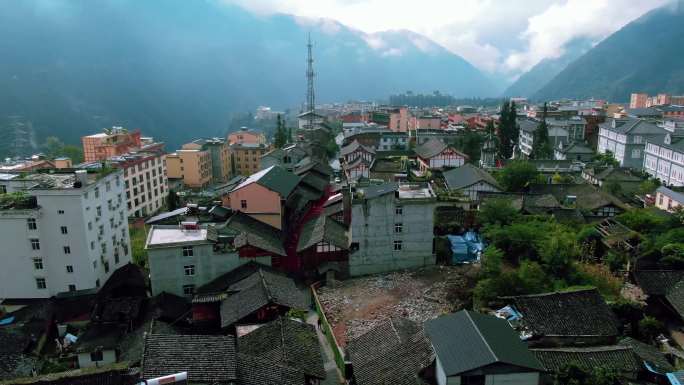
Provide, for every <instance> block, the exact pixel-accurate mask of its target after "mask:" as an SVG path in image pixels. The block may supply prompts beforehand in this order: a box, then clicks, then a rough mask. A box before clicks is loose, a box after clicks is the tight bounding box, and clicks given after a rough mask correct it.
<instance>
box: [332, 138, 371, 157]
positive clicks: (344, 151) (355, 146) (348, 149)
mask: <svg viewBox="0 0 684 385" xmlns="http://www.w3.org/2000/svg"><path fill="white" fill-rule="evenodd" d="M357 150H361V151H365V152H368V153H371V154H375V149H373V148H372V147H367V146H364V145H363V144H361V143H359V141H358V140H356V139H354V141H353V142H351V143H349V144H348V145H346V146H344V147H342V148H341V149H340V155H341V156H347V155H349V154H352V153H354V152H355V151H357Z"/></svg>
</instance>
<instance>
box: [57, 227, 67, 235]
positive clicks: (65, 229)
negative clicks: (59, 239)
mask: <svg viewBox="0 0 684 385" xmlns="http://www.w3.org/2000/svg"><path fill="white" fill-rule="evenodd" d="M59 229H60V231H61V232H62V234H67V233H68V231H67V227H66V226H61V227H60V228H59Z"/></svg>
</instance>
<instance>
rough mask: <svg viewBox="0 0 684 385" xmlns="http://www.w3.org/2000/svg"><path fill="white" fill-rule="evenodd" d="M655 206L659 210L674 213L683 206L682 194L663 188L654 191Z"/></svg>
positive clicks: (683, 198)
mask: <svg viewBox="0 0 684 385" xmlns="http://www.w3.org/2000/svg"><path fill="white" fill-rule="evenodd" d="M655 205H656V207H658V208H659V209H661V210H665V211H669V212H674V211H675V210H676V209H677V208H678V207H681V206H684V192H682V191H681V189H680V190H679V191H675V190H672V189H669V188H667V187H664V186H660V187H658V189H657V190H656V199H655Z"/></svg>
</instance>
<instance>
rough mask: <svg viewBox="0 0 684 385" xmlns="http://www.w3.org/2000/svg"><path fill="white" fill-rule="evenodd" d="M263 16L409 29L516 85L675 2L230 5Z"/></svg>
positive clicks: (429, 0)
mask: <svg viewBox="0 0 684 385" xmlns="http://www.w3.org/2000/svg"><path fill="white" fill-rule="evenodd" d="M222 1H226V2H230V3H235V4H238V5H240V6H242V7H244V8H247V9H249V10H251V11H253V12H255V13H261V14H268V13H273V12H281V13H288V14H293V15H297V16H305V17H313V18H330V19H335V20H337V21H339V22H341V23H343V24H346V25H348V26H351V27H354V28H357V29H360V30H362V31H364V32H368V33H371V32H378V31H383V30H388V29H408V30H411V31H414V32H418V33H421V34H424V35H426V36H427V37H429V38H431V39H433V40H434V41H436V42H437V43H439V44H441V45H443V46H444V47H446V48H447V49H449V50H450V51H452V52H454V53H456V54H458V55H461V56H462V57H464V58H465V59H466V60H468V61H470V62H471V63H472V64H474V65H475V66H477V67H478V68H480V69H481V70H483V71H486V72H489V73H490V74H498V75H501V76H505V77H508V78H513V77H516V76H517V75H519V74H520V73H522V72H524V71H526V70H528V69H529V68H531V67H532V66H534V65H535V64H536V63H538V62H539V61H540V60H542V59H544V58H549V57H557V56H559V55H561V54H562V52H563V46H564V44H565V43H567V42H569V41H571V40H572V39H575V38H579V37H585V38H589V39H591V40H592V41H594V42H598V41H600V40H601V39H603V38H605V37H606V36H608V35H609V34H611V33H612V32H615V31H616V30H618V29H620V28H621V27H622V26H624V25H625V24H627V23H629V22H630V21H632V20H634V19H636V18H638V17H639V16H641V15H642V14H644V13H646V12H648V11H650V10H651V9H653V8H656V7H659V6H661V5H663V4H665V3H667V2H668V1H669V0H222Z"/></svg>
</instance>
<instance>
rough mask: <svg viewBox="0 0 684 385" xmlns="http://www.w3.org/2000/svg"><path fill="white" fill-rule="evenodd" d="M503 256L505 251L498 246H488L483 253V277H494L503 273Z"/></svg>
mask: <svg viewBox="0 0 684 385" xmlns="http://www.w3.org/2000/svg"><path fill="white" fill-rule="evenodd" d="M503 258H504V253H503V251H501V250H500V249H498V248H497V247H496V246H491V245H490V246H487V248H486V249H485V250H484V253H483V255H482V270H481V274H482V277H484V278H493V277H497V276H498V275H499V274H501V265H502V263H503Z"/></svg>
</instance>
